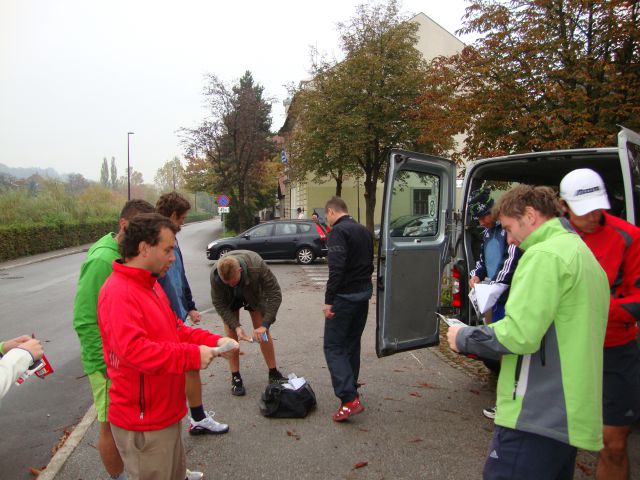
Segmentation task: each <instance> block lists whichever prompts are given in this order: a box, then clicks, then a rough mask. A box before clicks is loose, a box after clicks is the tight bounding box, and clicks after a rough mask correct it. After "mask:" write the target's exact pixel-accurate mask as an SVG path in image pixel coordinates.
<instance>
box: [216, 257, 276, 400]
mask: <svg viewBox="0 0 640 480" xmlns="http://www.w3.org/2000/svg"><path fill="white" fill-rule="evenodd" d="M211 301H212V302H213V306H214V307H215V309H216V311H217V312H218V315H220V316H221V317H222V321H223V322H224V330H225V332H226V333H225V335H226V336H228V337H231V338H233V339H234V340H236V341H237V340H245V341H249V342H251V341H254V340H255V341H257V342H259V343H260V349H261V350H262V355H263V356H264V360H265V362H266V364H267V367H268V368H269V383H277V382H279V381H280V380H283V378H284V377H283V376H282V374H281V373H280V372H279V371H278V369H277V368H276V354H275V350H274V348H273V339H272V338H271V335H270V334H269V328H270V327H271V325H272V324H273V322H275V321H276V314H277V313H278V308H280V303H282V292H281V291H280V285H279V284H278V280H276V277H275V275H274V274H273V273H272V272H271V270H270V269H269V267H268V266H267V264H266V263H265V261H264V260H263V259H262V257H261V256H260V255H258V254H257V253H255V252H251V251H249V250H234V251H232V252H229V253H227V254H226V255H225V256H224V257H222V258H221V259H220V260H218V263H217V265H216V267H215V268H214V269H213V270H212V271H211ZM241 307H244V309H245V310H247V311H249V314H250V315H251V322H252V323H253V328H254V330H253V335H252V336H249V335H247V334H246V333H245V331H244V329H243V328H242V326H241V325H240V308H241ZM228 358H229V367H230V368H231V377H232V378H231V393H232V394H233V395H235V396H242V395H244V394H245V393H246V391H245V388H244V384H243V382H242V377H241V376H240V353H239V352H238V351H236V352H234V353H233V354H232V355H230V356H229V357H228Z"/></svg>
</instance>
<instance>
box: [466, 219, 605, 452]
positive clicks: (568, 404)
mask: <svg viewBox="0 0 640 480" xmlns="http://www.w3.org/2000/svg"><path fill="white" fill-rule="evenodd" d="M520 248H521V249H522V250H524V255H523V256H522V258H521V259H520V262H519V264H518V268H517V269H516V272H515V275H514V277H513V281H512V284H511V292H510V294H509V299H508V301H507V304H506V307H505V311H506V313H505V317H504V318H503V319H502V320H501V321H499V322H496V323H494V324H491V325H490V326H481V327H471V328H463V329H461V330H460V331H459V332H458V335H457V336H456V345H457V347H458V349H459V350H460V351H461V352H468V353H475V354H477V355H480V356H484V357H493V358H496V357H501V358H502V362H501V368H500V377H499V379H498V390H497V404H496V406H497V414H496V419H495V423H496V424H497V425H500V426H503V427H507V428H512V429H515V430H520V431H524V432H530V433H535V434H538V435H542V436H544V437H549V438H553V439H555V440H558V441H560V442H563V443H566V444H569V445H572V446H575V447H579V448H583V449H586V450H593V451H597V450H600V449H601V448H602V352H603V344H604V334H605V329H606V325H607V316H608V313H609V296H610V295H609V283H608V281H607V276H606V274H605V272H604V270H602V268H601V267H600V265H599V264H598V261H597V260H596V258H595V257H594V256H593V254H592V253H591V251H590V250H589V248H588V247H587V246H586V245H585V244H584V242H583V241H582V240H581V239H580V237H579V236H578V235H577V234H575V232H574V231H573V229H572V228H571V226H570V225H569V223H568V222H567V221H566V220H565V219H557V218H556V219H552V220H549V221H547V222H545V223H544V224H543V225H541V226H540V227H539V228H537V229H536V230H535V231H533V232H532V233H531V234H530V235H529V236H528V237H527V238H526V239H525V241H524V242H522V244H521V245H520Z"/></svg>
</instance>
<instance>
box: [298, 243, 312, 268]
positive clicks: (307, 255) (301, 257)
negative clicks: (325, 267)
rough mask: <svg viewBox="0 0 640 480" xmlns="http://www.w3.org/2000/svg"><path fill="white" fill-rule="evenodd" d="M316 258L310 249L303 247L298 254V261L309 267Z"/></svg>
mask: <svg viewBox="0 0 640 480" xmlns="http://www.w3.org/2000/svg"><path fill="white" fill-rule="evenodd" d="M315 258H316V256H315V255H314V253H313V250H311V249H310V248H309V247H302V248H301V249H299V250H298V251H297V252H296V261H297V262H298V263H300V264H301V265H309V264H310V263H312V262H313V261H314V260H315Z"/></svg>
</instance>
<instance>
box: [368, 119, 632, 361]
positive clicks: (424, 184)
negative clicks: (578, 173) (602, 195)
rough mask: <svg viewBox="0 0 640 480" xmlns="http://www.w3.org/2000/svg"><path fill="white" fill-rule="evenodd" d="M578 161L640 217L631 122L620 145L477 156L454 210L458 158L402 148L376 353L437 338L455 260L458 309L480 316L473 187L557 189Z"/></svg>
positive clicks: (619, 204) (383, 261) (385, 225)
mask: <svg viewBox="0 0 640 480" xmlns="http://www.w3.org/2000/svg"><path fill="white" fill-rule="evenodd" d="M576 168H591V169H593V170H595V171H597V172H598V173H599V174H600V175H601V176H602V178H603V180H604V182H605V185H606V187H607V192H608V194H609V199H610V202H611V207H612V208H611V210H610V213H612V214H614V215H618V216H620V217H622V218H624V219H625V220H627V221H628V222H630V223H633V224H635V225H638V224H639V223H640V135H638V134H636V133H635V132H632V131H631V130H628V129H626V128H623V129H622V130H621V131H620V133H619V134H618V146H617V147H611V148H588V149H579V150H562V151H550V152H535V153H527V154H519V155H508V156H504V157H498V158H486V159H481V160H477V161H474V162H469V163H468V164H467V168H466V176H465V179H464V182H463V191H462V201H461V205H460V206H459V207H458V208H457V209H456V210H457V211H458V213H456V210H454V208H455V206H454V197H455V194H454V192H455V165H454V163H453V162H451V161H450V160H447V159H444V158H438V157H433V156H428V155H423V154H418V153H414V152H408V151H402V150H394V151H392V152H391V154H390V159H389V164H388V171H387V176H386V179H387V181H386V183H385V192H384V196H383V211H382V222H381V224H382V229H381V234H380V246H379V254H378V265H377V275H378V282H377V288H378V297H377V333H376V352H377V354H378V356H385V355H392V354H394V353H398V352H402V351H405V350H411V349H415V348H422V347H428V346H432V345H437V343H438V341H439V318H438V316H437V315H436V313H437V312H438V309H439V305H440V298H441V296H440V295H441V285H442V273H443V270H444V267H445V265H447V264H452V266H453V277H454V282H455V288H454V290H453V303H454V306H455V307H457V309H458V310H457V312H456V313H457V316H459V317H460V320H462V321H463V322H465V323H467V324H471V325H474V324H477V323H479V322H480V321H481V319H479V318H477V317H476V315H475V313H474V312H473V311H472V310H473V309H472V308H470V306H469V302H467V301H466V300H467V294H468V278H469V275H468V272H469V267H470V266H472V265H474V264H475V262H476V258H477V255H478V251H479V244H480V242H481V237H480V236H479V235H478V230H479V227H478V226H477V225H475V224H474V222H472V221H471V216H470V212H469V199H470V198H469V197H470V192H472V191H474V190H476V189H477V188H479V187H483V186H489V187H490V188H491V190H492V192H493V193H492V195H493V196H494V197H495V198H497V197H499V196H500V194H501V193H503V192H505V191H507V190H508V189H510V188H511V187H513V186H514V185H517V184H518V183H527V184H533V185H548V186H551V187H555V188H557V187H558V185H559V184H560V180H561V179H562V177H564V175H566V174H567V173H568V172H570V171H572V170H574V169H576ZM425 208H428V210H427V211H429V212H434V222H433V225H434V229H433V230H432V231H430V232H428V231H427V230H425V231H422V232H419V234H418V235H417V236H414V235H401V236H394V235H393V234H392V232H393V227H392V225H394V222H397V221H398V219H400V218H401V217H403V216H405V215H414V213H415V212H416V210H420V211H425V210H424V209H425Z"/></svg>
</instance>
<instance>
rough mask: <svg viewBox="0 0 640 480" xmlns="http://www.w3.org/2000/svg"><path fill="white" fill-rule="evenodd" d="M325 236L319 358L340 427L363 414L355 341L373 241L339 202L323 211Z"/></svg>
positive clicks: (365, 304) (369, 287)
mask: <svg viewBox="0 0 640 480" xmlns="http://www.w3.org/2000/svg"><path fill="white" fill-rule="evenodd" d="M325 213H326V218H327V222H328V223H329V225H330V226H331V235H329V236H328V247H329V256H328V259H329V280H328V281H327V288H326V291H325V297H324V298H325V300H324V303H325V305H324V307H323V308H322V311H323V313H324V316H325V322H324V356H325V359H326V360H327V366H328V367H329V372H330V373H331V383H332V384H333V390H334V392H335V394H336V396H337V397H338V398H339V399H340V401H341V405H340V408H339V409H338V411H337V412H335V413H334V414H333V420H334V421H335V422H344V421H345V420H347V419H348V418H349V417H350V416H351V415H355V414H357V413H360V412H362V411H363V410H364V406H363V405H362V403H361V402H360V396H359V395H358V390H357V388H358V374H359V373H360V338H361V337H362V332H363V331H364V326H365V324H366V322H367V314H368V312H369V299H370V298H371V293H372V291H373V284H372V282H371V274H372V273H373V239H372V237H371V233H369V231H368V230H367V229H366V228H365V227H364V226H363V225H360V224H359V223H358V222H356V221H355V220H354V219H353V217H351V215H349V213H348V210H347V205H346V203H344V200H342V199H341V198H340V197H332V198H331V199H330V200H329V201H328V202H327V204H326V206H325Z"/></svg>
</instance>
